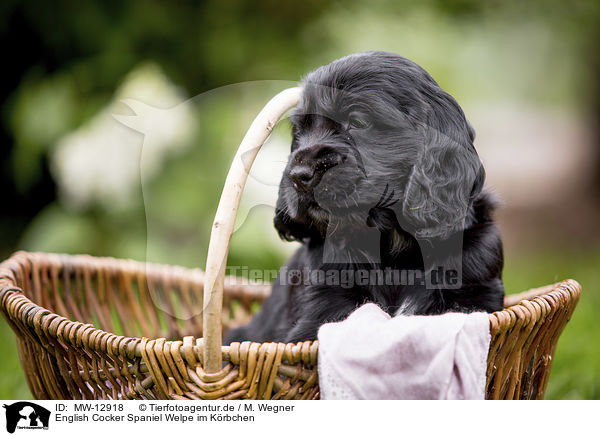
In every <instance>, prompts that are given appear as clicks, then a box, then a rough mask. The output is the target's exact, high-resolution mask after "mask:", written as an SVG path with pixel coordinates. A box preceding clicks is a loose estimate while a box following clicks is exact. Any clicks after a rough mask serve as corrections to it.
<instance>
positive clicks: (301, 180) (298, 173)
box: [290, 165, 315, 191]
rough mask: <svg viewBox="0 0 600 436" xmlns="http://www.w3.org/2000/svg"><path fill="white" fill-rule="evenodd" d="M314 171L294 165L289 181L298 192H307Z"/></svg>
mask: <svg viewBox="0 0 600 436" xmlns="http://www.w3.org/2000/svg"><path fill="white" fill-rule="evenodd" d="M314 175H315V170H314V169H313V168H311V167H309V166H307V165H296V166H294V167H293V168H292V169H291V170H290V179H291V180H292V183H293V184H294V188H296V189H297V190H298V191H308V190H309V189H310V187H311V180H312V179H313V176H314Z"/></svg>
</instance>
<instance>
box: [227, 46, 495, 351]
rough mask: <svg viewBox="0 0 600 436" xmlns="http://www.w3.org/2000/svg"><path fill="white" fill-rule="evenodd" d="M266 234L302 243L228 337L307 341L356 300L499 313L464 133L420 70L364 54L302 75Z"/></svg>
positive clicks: (481, 203)
mask: <svg viewBox="0 0 600 436" xmlns="http://www.w3.org/2000/svg"><path fill="white" fill-rule="evenodd" d="M303 87H304V89H303V93H302V96H301V99H300V102H299V104H298V105H297V107H296V109H295V110H294V112H293V114H292V116H291V121H292V125H293V141H292V148H291V155H290V157H289V162H288V165H287V167H286V169H285V172H284V174H283V178H282V180H281V185H280V191H279V199H278V201H277V207H276V214H275V227H276V229H277V231H278V232H279V234H280V236H281V237H282V238H284V239H286V240H296V241H300V242H302V246H301V247H300V248H299V249H298V251H297V252H296V253H295V254H294V256H293V257H292V258H291V259H290V260H289V262H288V263H287V265H285V266H284V267H283V268H282V269H281V270H280V274H279V277H278V279H277V280H276V282H275V283H274V285H273V292H272V294H271V296H270V297H269V298H268V299H267V300H266V302H265V303H264V304H263V306H262V308H261V310H260V311H259V313H257V314H256V315H255V316H254V318H253V319H252V321H251V322H250V323H249V324H248V325H246V326H244V327H241V328H237V329H234V330H232V331H230V332H229V333H228V335H227V337H226V339H225V342H226V343H230V342H233V341H243V340H251V341H257V342H268V341H283V342H297V341H304V340H313V339H316V337H317V331H318V329H319V327H320V326H321V325H322V324H324V323H327V322H334V321H340V320H343V319H344V318H346V317H347V316H348V315H349V314H350V313H351V312H352V311H354V310H355V309H356V308H357V307H358V306H360V305H362V304H364V303H366V302H374V303H376V304H378V305H379V306H380V307H381V308H382V309H383V310H384V311H386V312H387V313H389V314H390V315H394V314H397V313H404V314H440V313H443V312H448V311H460V312H471V311H488V312H492V311H496V310H500V309H502V305H503V296H504V289H503V284H502V279H501V274H502V266H503V254H502V242H501V239H500V235H499V232H498V229H497V227H496V226H495V225H494V223H493V220H492V212H493V210H494V208H495V203H494V201H493V199H492V198H491V196H490V194H489V193H486V192H485V191H482V187H483V183H484V179H485V172H484V170H483V167H482V165H481V162H480V160H479V158H478V156H477V153H476V151H475V148H474V147H473V140H474V136H475V134H474V131H473V129H472V128H471V126H470V125H469V123H468V122H467V120H466V118H465V115H464V113H463V111H462V109H461V108H460V106H459V105H458V103H457V102H456V101H455V100H454V99H453V98H452V97H451V96H450V95H449V94H447V93H446V92H444V91H443V90H442V89H441V88H440V87H439V86H438V84H437V83H436V82H435V80H433V78H432V77H431V76H430V75H429V74H428V73H427V72H426V71H425V70H423V69H422V68H421V67H419V66H418V65H416V64H415V63H413V62H411V61H409V60H408V59H405V58H403V57H401V56H398V55H396V54H392V53H385V52H366V53H359V54H354V55H350V56H347V57H344V58H342V59H339V60H337V61H334V62H332V63H331V64H329V65H325V66H323V67H320V68H319V69H317V70H316V71H314V72H312V73H310V74H309V75H308V76H307V77H306V79H305V80H304V81H303Z"/></svg>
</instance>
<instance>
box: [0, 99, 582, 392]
mask: <svg viewBox="0 0 600 436" xmlns="http://www.w3.org/2000/svg"><path fill="white" fill-rule="evenodd" d="M299 93H300V90H299V89H297V88H293V89H289V90H286V91H284V92H282V93H280V94H278V95H277V96H276V97H275V98H273V99H272V100H271V101H270V102H269V103H268V104H267V106H265V108H264V109H263V111H261V113H260V114H259V115H258V117H257V118H256V119H255V121H254V122H253V123H252V126H251V127H250V130H249V131H248V133H247V134H246V136H245V137H244V140H243V141H242V144H241V145H240V148H239V150H238V153H237V155H236V158H235V159H234V161H233V163H232V166H231V169H230V171H229V174H228V176H227V180H226V182H225V188H224V190H223V195H222V197H221V201H220V203H219V208H218V210H217V214H216V217H215V222H214V224H213V230H212V234H211V240H210V246H209V252H208V257H207V265H206V272H205V273H204V272H202V271H200V270H190V269H185V268H181V267H173V266H163V265H153V264H147V263H139V262H135V261H131V260H117V259H111V258H94V257H91V256H85V255H80V256H68V255H57V254H43V253H25V252H19V253H16V254H14V255H13V256H12V257H11V258H10V259H8V260H6V261H5V262H3V263H2V264H0V306H1V308H2V313H3V315H4V317H5V318H6V320H7V321H8V323H9V325H10V326H11V328H12V329H13V330H14V332H15V333H16V336H17V345H18V350H19V355H20V358H21V362H22V364H23V368H24V370H25V375H26V378H27V382H28V384H29V387H30V390H31V392H32V393H33V395H34V397H35V398H37V399H237V398H244V399H269V398H272V399H318V398H319V384H318V375H317V350H318V342H317V341H314V342H302V343H297V344H282V343H264V344H260V343H252V342H243V343H241V344H239V343H233V344H231V345H230V346H222V342H221V337H222V327H225V328H226V329H227V328H229V327H232V326H234V325H239V324H241V323H244V322H247V321H248V320H249V318H250V316H251V314H252V308H253V307H255V305H256V303H260V302H262V301H263V300H264V299H265V298H266V297H267V295H268V293H269V289H270V287H269V286H266V285H256V284H250V283H242V282H240V281H239V280H235V279H234V278H229V277H225V273H224V271H225V268H224V265H226V260H227V252H228V247H229V240H230V238H231V233H232V231H233V225H234V220H235V212H236V211H237V205H238V203H239V199H240V197H241V193H242V190H243V187H244V184H245V181H246V178H247V176H248V172H249V169H250V165H252V162H253V160H254V158H255V157H256V154H257V153H258V149H259V148H260V146H261V145H262V143H263V142H264V141H265V139H266V138H267V136H268V135H269V133H270V132H271V130H272V128H273V126H274V125H275V123H276V122H277V120H278V119H279V118H280V116H281V115H282V114H283V113H284V112H285V111H286V110H287V109H289V108H290V107H291V106H293V105H295V104H296V102H297V100H298V96H299ZM242 156H243V157H244V159H242ZM580 292H581V288H580V286H579V284H578V283H577V282H575V281H573V280H566V281H563V282H561V283H558V284H555V285H550V286H547V287H544V288H539V289H534V290H531V291H528V292H525V293H523V294H518V295H510V296H508V297H507V298H506V301H505V303H506V306H508V307H507V308H506V309H504V310H502V311H499V312H495V313H492V314H490V315H489V319H490V331H491V338H492V339H491V343H490V350H489V355H488V368H487V398H489V399H521V398H522V399H525V398H527V399H533V398H542V397H543V395H544V390H545V387H546V384H547V382H548V376H549V373H550V367H551V363H552V356H553V354H554V349H555V347H556V343H557V341H558V337H559V335H560V333H561V331H562V330H563V328H564V326H565V324H566V323H567V321H568V320H569V318H570V317H571V314H572V313H573V310H574V309H575V306H576V304H577V301H578V299H579V295H580ZM157 303H158V304H157ZM159 307H161V308H162V309H159ZM197 338H198V339H197Z"/></svg>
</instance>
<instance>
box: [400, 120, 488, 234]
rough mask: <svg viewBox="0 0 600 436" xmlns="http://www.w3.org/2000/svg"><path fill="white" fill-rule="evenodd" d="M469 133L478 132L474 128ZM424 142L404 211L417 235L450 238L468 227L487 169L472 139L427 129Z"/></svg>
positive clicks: (406, 218) (404, 203)
mask: <svg viewBox="0 0 600 436" xmlns="http://www.w3.org/2000/svg"><path fill="white" fill-rule="evenodd" d="M468 136H469V137H473V136H474V132H473V133H472V128H471V129H470V131H469V135H468ZM424 139H425V140H424V146H423V150H422V151H421V153H420V155H419V157H418V159H417V161H416V163H415V165H414V166H413V168H412V171H411V174H410V176H409V179H408V183H407V185H406V190H405V194H404V199H403V203H402V215H403V218H404V219H405V220H406V221H407V224H408V227H409V229H407V230H408V231H409V232H410V233H412V234H413V235H414V236H415V237H416V238H417V239H433V238H435V239H442V240H443V239H446V238H448V237H449V236H450V235H452V234H453V233H456V232H458V231H461V230H464V226H465V221H466V220H467V219H468V215H469V211H470V209H471V206H472V204H473V200H474V199H475V197H476V196H477V195H478V194H479V193H480V192H481V189H482V188H483V183H484V180H485V170H484V169H483V165H482V164H481V161H480V160H479V157H478V155H477V152H476V151H475V148H474V147H473V145H472V143H471V142H470V141H468V142H466V141H462V143H459V142H457V140H455V139H453V138H451V137H449V136H447V135H445V134H444V133H441V132H440V131H439V130H438V129H435V128H431V127H426V128H425V129H424Z"/></svg>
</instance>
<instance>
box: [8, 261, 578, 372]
mask: <svg viewBox="0 0 600 436" xmlns="http://www.w3.org/2000/svg"><path fill="white" fill-rule="evenodd" d="M41 259H43V260H45V261H49V262H51V263H56V265H57V266H64V265H70V266H77V265H78V264H84V263H86V264H89V263H90V262H92V263H95V264H96V266H99V267H105V268H115V269H117V270H118V269H121V270H123V269H127V268H129V270H130V271H132V272H136V273H140V272H143V273H144V274H146V275H148V276H153V275H157V274H160V275H161V276H164V275H165V274H169V275H176V276H177V277H178V278H182V275H181V274H183V275H184V276H183V277H186V278H187V279H188V280H190V281H201V280H202V279H203V277H204V273H203V271H202V270H200V269H198V268H187V267H182V266H178V265H167V264H159V263H151V262H142V261H137V260H132V259H119V258H114V257H106V256H103V257H96V256H91V255H87V254H59V253H43V252H26V251H17V252H15V253H14V254H13V255H11V256H10V257H9V258H8V259H7V260H5V261H3V262H2V263H0V306H1V308H2V312H3V313H4V315H5V316H8V311H7V306H8V304H9V303H10V304H13V305H15V306H18V313H19V316H18V318H19V320H20V321H21V322H22V323H23V324H25V325H26V326H27V327H28V328H32V329H35V330H37V329H43V330H45V331H46V332H47V333H50V335H51V336H52V337H54V338H57V339H60V340H61V341H63V342H65V343H68V344H70V345H73V346H75V347H80V346H82V345H85V346H87V347H89V348H90V349H92V350H94V351H104V352H112V353H123V352H126V354H127V355H128V356H129V357H143V353H144V349H145V348H146V346H147V345H148V343H154V342H157V341H158V342H161V343H163V344H164V346H171V345H182V344H184V343H186V345H192V344H191V343H190V341H192V342H193V341H194V337H193V336H185V337H183V338H181V340H179V339H178V340H167V339H166V338H164V337H160V338H146V337H132V336H122V335H117V334H115V333H112V332H108V331H105V330H102V329H99V328H97V327H94V325H92V324H89V323H84V322H82V321H74V320H71V319H69V318H66V317H64V316H61V315H58V314H57V313H54V312H52V311H50V310H48V309H47V308H45V307H43V306H41V305H39V304H37V303H35V302H33V301H32V300H31V299H30V298H29V297H27V296H26V295H25V294H24V293H23V290H22V289H20V288H19V287H18V286H17V284H16V278H15V277H14V273H13V270H12V268H11V266H14V265H15V264H20V263H22V262H24V261H31V262H35V261H36V260H41ZM225 284H226V289H227V291H226V292H228V293H229V292H230V286H232V287H233V289H234V290H235V289H238V290H239V289H240V288H243V291H244V292H249V293H250V294H254V295H253V296H254V297H255V298H265V297H266V296H267V295H268V293H269V292H270V284H259V283H251V282H248V281H245V280H240V279H239V278H234V277H227V279H226V282H225ZM580 293H581V285H580V284H579V283H578V282H577V281H575V280H573V279H566V280H563V281H560V282H557V283H554V284H550V285H546V286H543V287H540V288H535V289H530V290H528V291H525V292H521V293H518V294H509V295H507V297H506V299H505V302H506V301H508V302H514V304H511V305H510V306H508V307H505V308H504V309H502V310H500V311H497V312H493V313H489V314H488V316H489V320H490V332H491V333H492V334H495V333H498V332H499V331H506V332H508V331H509V330H511V329H512V328H514V327H515V326H519V327H520V326H522V325H527V324H528V327H529V329H531V328H533V325H534V324H535V323H536V322H537V321H538V320H539V319H540V318H541V317H543V316H545V315H546V314H547V313H548V312H550V311H551V309H552V306H553V305H556V304H563V303H566V302H567V300H568V299H571V298H574V299H576V300H578V299H579V297H580ZM234 294H235V292H234ZM235 296H236V295H234V297H235ZM521 296H522V297H523V298H521ZM244 297H245V298H248V294H245V295H244ZM78 331H81V332H80V334H76V333H77V332H78ZM242 344H244V346H253V345H259V346H261V345H269V344H279V345H281V344H282V343H277V342H262V343H259V342H251V341H246V342H243V343H242ZM232 345H234V344H232ZM232 345H223V346H222V347H221V350H222V356H223V360H227V361H231V360H232V357H233V356H232V355H231V354H232V353H231V351H234V350H235V349H237V348H238V346H239V344H237V343H236V345H237V346H236V347H232ZM283 345H285V346H286V348H288V347H293V348H294V349H299V351H300V352H301V355H302V359H301V360H304V361H306V362H307V363H311V364H316V351H317V348H318V340H315V341H305V342H299V343H289V344H283ZM194 348H195V351H196V354H197V356H198V357H200V358H201V357H202V355H203V353H202V348H203V338H197V339H196V340H195V346H194ZM234 352H235V351H234ZM234 360H235V359H234Z"/></svg>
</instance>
